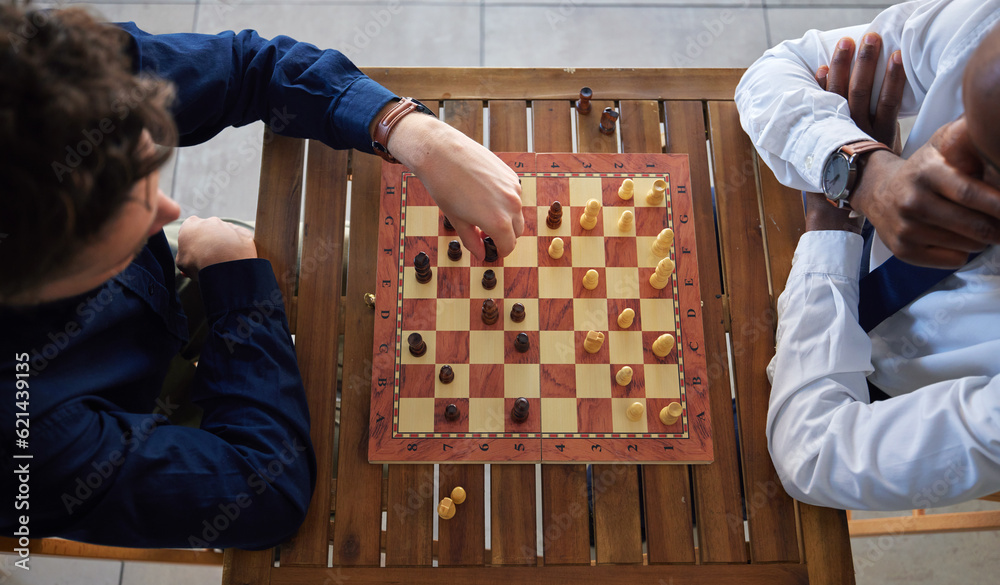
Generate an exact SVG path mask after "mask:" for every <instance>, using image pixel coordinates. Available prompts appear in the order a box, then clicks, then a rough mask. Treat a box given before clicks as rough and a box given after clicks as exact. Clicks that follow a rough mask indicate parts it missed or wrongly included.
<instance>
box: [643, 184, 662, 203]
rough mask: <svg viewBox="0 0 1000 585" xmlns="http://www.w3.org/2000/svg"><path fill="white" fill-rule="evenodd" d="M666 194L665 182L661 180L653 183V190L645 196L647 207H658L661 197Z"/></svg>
mask: <svg viewBox="0 0 1000 585" xmlns="http://www.w3.org/2000/svg"><path fill="white" fill-rule="evenodd" d="M666 192H667V182H666V181H664V180H663V179H657V180H655V181H653V188H652V189H650V190H649V193H647V194H646V204H647V205H659V204H660V203H663V197H664V195H665V194H666Z"/></svg>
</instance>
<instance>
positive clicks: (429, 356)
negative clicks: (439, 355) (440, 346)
mask: <svg viewBox="0 0 1000 585" xmlns="http://www.w3.org/2000/svg"><path fill="white" fill-rule="evenodd" d="M411 333H419V334H420V336H421V337H422V338H423V340H424V343H426V344H427V352H426V353H424V355H422V356H420V357H415V356H414V355H413V354H412V353H410V346H409V344H408V343H407V339H409V337H410V334H411ZM402 340H403V347H402V351H401V352H400V354H401V355H400V358H401V362H400V363H403V364H433V363H434V356H435V351H434V348H435V346H436V345H437V336H436V335H434V332H433V331H409V330H406V329H404V330H403V336H402Z"/></svg>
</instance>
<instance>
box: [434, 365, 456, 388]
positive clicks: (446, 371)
mask: <svg viewBox="0 0 1000 585" xmlns="http://www.w3.org/2000/svg"><path fill="white" fill-rule="evenodd" d="M438 380H441V383H442V384H451V383H452V382H453V381H454V380H455V370H453V369H451V366H441V373H440V374H438Z"/></svg>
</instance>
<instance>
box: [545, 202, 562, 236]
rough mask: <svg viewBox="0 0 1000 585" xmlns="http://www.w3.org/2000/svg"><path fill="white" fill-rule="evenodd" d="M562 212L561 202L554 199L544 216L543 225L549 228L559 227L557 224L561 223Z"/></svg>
mask: <svg viewBox="0 0 1000 585" xmlns="http://www.w3.org/2000/svg"><path fill="white" fill-rule="evenodd" d="M562 214H563V212H562V204H561V203H559V202H558V201H554V202H553V203H552V205H550V206H549V214H548V215H546V216H545V226H546V227H548V228H549V229H550V230H556V229H559V226H560V225H562Z"/></svg>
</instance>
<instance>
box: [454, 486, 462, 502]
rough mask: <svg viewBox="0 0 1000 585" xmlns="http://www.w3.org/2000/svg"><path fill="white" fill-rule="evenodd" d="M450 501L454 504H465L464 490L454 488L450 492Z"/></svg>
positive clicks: (458, 487) (460, 487)
mask: <svg viewBox="0 0 1000 585" xmlns="http://www.w3.org/2000/svg"><path fill="white" fill-rule="evenodd" d="M451 501H453V502H455V503H456V504H463V503H465V488H463V487H462V486H456V487H455V489H453V490H451Z"/></svg>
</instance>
